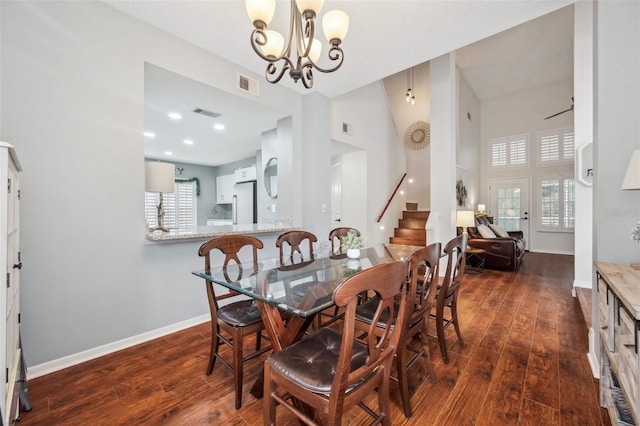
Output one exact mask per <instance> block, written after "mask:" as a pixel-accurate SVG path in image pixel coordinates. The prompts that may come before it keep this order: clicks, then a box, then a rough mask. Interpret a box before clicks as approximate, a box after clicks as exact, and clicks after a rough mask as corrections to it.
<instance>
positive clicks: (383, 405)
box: [378, 359, 393, 426]
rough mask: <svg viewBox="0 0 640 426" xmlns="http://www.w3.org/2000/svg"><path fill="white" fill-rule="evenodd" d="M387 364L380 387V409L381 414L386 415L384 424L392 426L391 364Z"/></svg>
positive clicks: (383, 420) (383, 419)
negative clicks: (390, 398)
mask: <svg viewBox="0 0 640 426" xmlns="http://www.w3.org/2000/svg"><path fill="white" fill-rule="evenodd" d="M389 361H390V362H386V363H385V367H384V368H385V371H384V373H383V377H382V382H381V383H380V385H379V386H378V409H379V410H380V414H384V416H383V418H382V424H383V425H384V426H391V409H390V406H389V405H390V404H389V378H390V376H391V371H390V370H391V362H392V361H393V359H390V360H389Z"/></svg>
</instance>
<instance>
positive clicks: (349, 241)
mask: <svg viewBox="0 0 640 426" xmlns="http://www.w3.org/2000/svg"><path fill="white" fill-rule="evenodd" d="M340 240H341V242H342V248H343V249H346V250H347V257H348V258H350V259H357V258H358V257H360V249H361V248H364V239H363V238H362V237H359V236H358V235H357V234H356V233H355V232H349V233H348V234H347V235H346V236H344V237H342V238H341V239H340Z"/></svg>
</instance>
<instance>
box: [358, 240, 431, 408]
mask: <svg viewBox="0 0 640 426" xmlns="http://www.w3.org/2000/svg"><path fill="white" fill-rule="evenodd" d="M441 250H442V244H441V243H434V244H430V245H428V246H427V247H424V248H422V249H420V250H418V251H416V252H414V253H413V254H412V255H411V256H410V257H409V258H408V259H407V260H408V262H409V287H408V291H409V292H408V294H407V310H406V314H407V318H406V319H405V321H404V327H403V328H402V330H401V333H402V334H401V337H400V346H399V347H398V350H397V351H396V356H395V361H396V371H397V374H398V377H397V378H396V380H397V381H398V385H399V387H400V396H401V398H402V407H403V409H404V415H405V417H407V418H409V417H411V416H412V415H413V413H412V411H411V402H410V395H409V368H410V367H411V366H412V365H413V364H415V363H416V361H418V360H419V359H421V358H422V359H423V361H424V365H425V366H426V368H427V370H428V372H429V376H430V377H431V380H432V381H434V380H435V373H434V371H433V365H432V363H431V356H430V351H429V343H428V341H427V339H428V336H429V322H430V321H429V315H430V313H431V310H432V308H433V305H434V301H435V297H436V292H437V289H436V287H437V284H438V270H439V267H438V265H439V263H440V253H441ZM376 307H377V300H375V299H369V300H367V301H366V302H364V303H363V304H361V305H360V306H358V308H357V309H356V319H357V320H358V321H363V322H366V323H367V324H370V323H371V322H372V319H373V317H374V316H375V309H376ZM396 312H397V310H396ZM387 320H388V319H387V318H384V320H383V321H382V324H383V325H386V321H387ZM396 322H397V317H393V321H392V323H393V325H395V323H396ZM416 336H419V337H420V343H421V344H422V348H421V349H420V350H416V349H414V347H413V346H411V345H410V343H411V341H412V340H413V339H414V338H415V337H416ZM392 379H394V377H392Z"/></svg>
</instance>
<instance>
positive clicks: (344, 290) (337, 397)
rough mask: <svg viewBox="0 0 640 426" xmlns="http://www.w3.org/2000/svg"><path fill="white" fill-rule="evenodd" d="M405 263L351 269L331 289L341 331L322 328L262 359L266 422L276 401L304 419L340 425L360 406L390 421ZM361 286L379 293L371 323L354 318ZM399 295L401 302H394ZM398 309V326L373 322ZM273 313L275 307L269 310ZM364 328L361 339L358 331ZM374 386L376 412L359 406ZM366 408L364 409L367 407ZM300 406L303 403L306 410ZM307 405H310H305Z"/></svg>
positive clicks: (403, 303) (270, 422) (271, 421)
mask: <svg viewBox="0 0 640 426" xmlns="http://www.w3.org/2000/svg"><path fill="white" fill-rule="evenodd" d="M407 273H408V263H407V262H406V261H402V260H396V261H392V262H387V263H383V264H380V265H376V266H373V267H371V268H369V269H366V270H364V271H362V272H360V273H358V274H355V275H353V276H351V277H350V278H348V279H347V280H345V281H344V282H343V283H341V284H340V285H339V286H338V287H337V288H336V290H335V291H334V294H333V299H334V301H335V303H336V305H338V306H341V307H344V308H345V309H346V314H345V319H344V327H343V329H342V333H340V332H338V331H336V330H334V329H332V328H329V327H323V328H321V329H320V330H318V331H316V332H314V333H312V334H310V335H309V336H307V337H305V338H304V339H302V340H300V341H298V342H296V343H294V344H293V345H291V346H289V347H287V348H284V349H283V350H282V351H280V352H278V353H275V354H273V355H272V356H270V357H269V358H268V359H267V361H266V362H265V370H264V374H265V375H264V377H265V381H264V424H265V425H273V424H275V417H276V404H280V405H282V406H283V407H285V408H286V409H288V410H289V411H291V412H292V413H293V414H294V415H296V416H297V417H298V418H299V419H300V420H302V421H303V422H305V423H307V424H316V423H317V420H318V419H319V418H320V417H319V416H320V415H321V416H322V417H324V418H326V422H323V424H325V423H326V424H328V425H338V424H340V422H341V418H342V415H343V413H344V412H346V411H347V410H349V409H350V408H351V407H353V406H355V405H360V406H361V407H363V408H364V409H365V411H366V412H367V413H368V414H370V415H371V416H372V417H374V419H375V421H376V422H381V423H382V424H383V425H391V412H390V407H389V375H390V370H391V365H392V362H393V355H394V353H395V351H396V348H397V347H398V341H399V340H400V333H399V332H397V330H401V329H402V327H403V326H404V324H402V323H403V321H404V319H405V318H406V315H405V314H404V311H405V309H406V306H407V304H406V301H407V298H406V288H405V287H406V281H407ZM364 291H372V292H375V293H376V295H377V296H378V298H377V300H378V306H377V310H376V315H375V316H374V318H373V322H372V323H371V324H364V323H363V322H361V321H356V319H355V315H356V307H357V306H358V300H359V298H358V295H359V294H360V293H362V292H364ZM398 294H400V301H399V303H394V302H395V297H396V295H398ZM396 309H399V314H397V315H398V318H399V320H398V322H397V326H396V327H395V328H394V327H392V326H391V323H390V322H389V323H388V324H387V325H386V326H384V327H378V326H376V324H377V323H378V321H379V320H380V318H382V317H383V316H387V317H393V316H394V312H395V310H396ZM268 311H270V312H271V313H270V314H269V313H267V314H266V316H267V317H269V316H271V314H273V316H274V317H275V316H276V314H277V312H275V308H274V307H270V308H269V309H268ZM361 332H365V333H367V336H368V337H367V339H366V341H365V342H364V343H361V342H359V341H356V340H355V339H354V338H355V336H356V333H361ZM376 388H377V390H378V408H379V411H380V412H379V413H378V414H376V413H375V412H373V410H371V409H370V408H369V407H366V406H363V405H364V402H363V399H364V398H365V397H366V396H367V395H368V394H370V393H371V392H373V391H374V390H375V389H376ZM365 407H366V408H365ZM304 408H307V410H305V409H304ZM309 408H310V409H309Z"/></svg>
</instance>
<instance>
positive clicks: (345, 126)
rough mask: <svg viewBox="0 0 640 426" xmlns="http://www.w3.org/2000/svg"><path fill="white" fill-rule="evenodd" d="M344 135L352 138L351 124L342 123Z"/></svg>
mask: <svg viewBox="0 0 640 426" xmlns="http://www.w3.org/2000/svg"><path fill="white" fill-rule="evenodd" d="M342 133H344V134H345V135H349V136H351V135H352V134H353V126H352V125H351V124H349V123H342Z"/></svg>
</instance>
